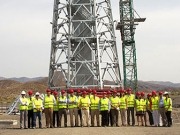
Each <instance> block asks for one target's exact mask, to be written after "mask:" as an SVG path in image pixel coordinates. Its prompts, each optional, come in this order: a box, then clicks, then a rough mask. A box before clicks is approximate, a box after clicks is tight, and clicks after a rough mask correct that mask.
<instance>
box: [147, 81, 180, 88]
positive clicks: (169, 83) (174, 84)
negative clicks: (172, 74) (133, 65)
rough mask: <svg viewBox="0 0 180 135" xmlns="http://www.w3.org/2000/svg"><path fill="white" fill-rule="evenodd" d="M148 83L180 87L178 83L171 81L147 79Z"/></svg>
mask: <svg viewBox="0 0 180 135" xmlns="http://www.w3.org/2000/svg"><path fill="white" fill-rule="evenodd" d="M148 82H149V83H153V84H159V85H164V86H167V87H180V83H172V82H169V81H166V82H163V81H148Z"/></svg>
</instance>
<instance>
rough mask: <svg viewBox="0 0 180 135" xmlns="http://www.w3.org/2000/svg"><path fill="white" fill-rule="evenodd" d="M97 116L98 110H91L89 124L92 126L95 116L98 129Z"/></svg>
mask: <svg viewBox="0 0 180 135" xmlns="http://www.w3.org/2000/svg"><path fill="white" fill-rule="evenodd" d="M99 114H100V111H99V110H98V109H96V110H91V123H92V125H91V126H94V118H95V116H96V121H97V126H98V127H99V126H100V124H99Z"/></svg>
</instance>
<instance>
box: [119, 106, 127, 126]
mask: <svg viewBox="0 0 180 135" xmlns="http://www.w3.org/2000/svg"><path fill="white" fill-rule="evenodd" d="M120 114H121V122H122V125H123V126H125V125H126V109H124V108H123V109H120Z"/></svg>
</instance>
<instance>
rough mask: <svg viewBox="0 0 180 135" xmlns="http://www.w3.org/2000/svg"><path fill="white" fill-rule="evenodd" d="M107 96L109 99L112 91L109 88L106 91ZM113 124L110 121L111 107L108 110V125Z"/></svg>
mask: <svg viewBox="0 0 180 135" xmlns="http://www.w3.org/2000/svg"><path fill="white" fill-rule="evenodd" d="M107 98H109V101H110V99H111V98H112V92H111V91H110V90H108V91H107ZM109 125H110V126H113V121H112V115H111V109H110V111H109V112H108V126H109Z"/></svg>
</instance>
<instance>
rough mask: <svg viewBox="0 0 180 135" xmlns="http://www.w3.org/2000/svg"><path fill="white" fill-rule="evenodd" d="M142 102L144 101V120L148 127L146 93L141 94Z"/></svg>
mask: <svg viewBox="0 0 180 135" xmlns="http://www.w3.org/2000/svg"><path fill="white" fill-rule="evenodd" d="M141 100H142V105H143V118H144V124H145V126H146V127H147V116H146V111H147V100H146V98H145V93H144V92H141Z"/></svg>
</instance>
